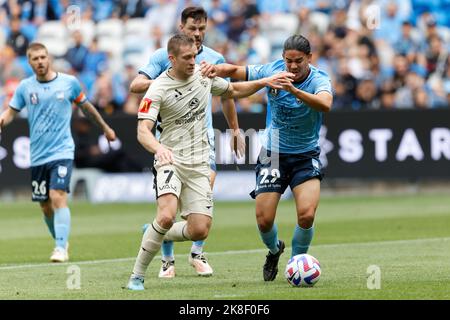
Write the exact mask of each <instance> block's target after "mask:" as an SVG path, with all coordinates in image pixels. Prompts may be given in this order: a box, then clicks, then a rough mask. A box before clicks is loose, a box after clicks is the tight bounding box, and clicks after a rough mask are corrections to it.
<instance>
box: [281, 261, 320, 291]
mask: <svg viewBox="0 0 450 320" xmlns="http://www.w3.org/2000/svg"><path fill="white" fill-rule="evenodd" d="M321 273H322V271H321V270H320V263H319V261H318V260H317V259H316V258H314V257H313V256H311V255H309V254H299V255H296V256H293V257H292V258H291V259H289V261H288V263H287V265H286V270H285V271H284V276H285V277H286V280H287V281H288V283H289V284H290V285H292V286H294V287H312V286H313V285H314V284H316V283H317V281H319V279H320V275H321Z"/></svg>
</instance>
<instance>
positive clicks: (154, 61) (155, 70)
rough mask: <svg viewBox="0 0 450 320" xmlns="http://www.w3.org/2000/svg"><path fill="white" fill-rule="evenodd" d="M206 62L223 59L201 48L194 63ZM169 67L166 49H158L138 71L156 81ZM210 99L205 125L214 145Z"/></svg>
mask: <svg viewBox="0 0 450 320" xmlns="http://www.w3.org/2000/svg"><path fill="white" fill-rule="evenodd" d="M202 61H206V62H208V63H210V64H220V63H225V59H224V57H223V56H222V55H221V54H220V53H218V52H217V51H214V50H213V49H211V48H208V47H205V46H202V48H201V49H200V51H199V52H198V54H197V57H196V58H195V63H197V64H200V62H202ZM170 66H171V64H170V61H169V54H168V52H167V49H166V48H160V49H158V50H156V51H155V53H154V54H153V55H152V56H151V57H150V60H149V62H148V64H147V65H146V66H145V67H143V68H141V69H139V73H140V74H143V75H145V76H146V77H147V78H149V79H156V78H157V77H158V76H159V75H160V74H161V73H163V72H164V71H165V70H167V69H169V67H170ZM211 100H212V99H211V97H210V99H209V102H208V109H207V113H206V124H207V126H208V138H209V140H210V143H211V141H212V145H214V130H213V125H212V112H211Z"/></svg>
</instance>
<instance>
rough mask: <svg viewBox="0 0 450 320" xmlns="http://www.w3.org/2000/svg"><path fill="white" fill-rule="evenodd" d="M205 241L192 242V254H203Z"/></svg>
mask: <svg viewBox="0 0 450 320" xmlns="http://www.w3.org/2000/svg"><path fill="white" fill-rule="evenodd" d="M204 244H205V241H204V240H198V241H194V242H192V247H191V253H195V254H200V253H202V252H203V246H204Z"/></svg>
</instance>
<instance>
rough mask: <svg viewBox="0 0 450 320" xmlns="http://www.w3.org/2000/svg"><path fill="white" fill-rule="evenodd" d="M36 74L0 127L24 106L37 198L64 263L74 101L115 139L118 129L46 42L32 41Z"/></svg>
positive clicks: (23, 86) (18, 91) (25, 82)
mask: <svg viewBox="0 0 450 320" xmlns="http://www.w3.org/2000/svg"><path fill="white" fill-rule="evenodd" d="M27 57H28V62H29V64H30V65H31V67H32V69H33V72H34V75H33V76H31V77H29V78H27V79H24V80H22V81H21V82H20V84H19V86H18V87H17V89H16V91H15V93H14V96H13V98H12V99H11V101H10V103H9V108H8V109H7V110H6V111H5V112H3V113H2V115H1V116H0V131H1V129H2V128H3V127H5V126H6V125H8V124H9V123H10V122H11V121H12V120H13V119H14V117H15V115H16V114H17V113H19V112H20V111H21V110H23V109H24V108H27V111H28V124H29V126H30V152H31V187H32V199H33V201H38V202H39V203H40V205H41V209H42V211H43V213H44V219H45V222H46V223H47V226H48V228H49V231H50V233H51V235H52V237H53V238H54V239H55V249H54V250H53V253H52V255H51V257H50V260H51V261H53V262H64V261H67V260H68V259H69V256H68V250H67V248H68V238H69V233H70V210H69V208H68V206H67V193H68V192H69V184H70V177H71V173H72V161H73V158H74V151H75V146H74V142H73V139H72V134H71V131H70V120H71V118H72V103H73V102H74V103H76V104H77V105H78V106H79V107H80V108H81V110H82V111H83V113H84V114H85V115H86V116H87V117H88V118H90V119H91V120H92V121H94V122H95V123H96V124H97V125H98V126H99V127H100V128H101V129H102V130H103V132H104V133H105V136H106V138H107V139H108V140H109V141H112V140H114V139H115V137H116V134H115V132H114V130H112V129H111V128H110V127H109V126H108V125H107V124H106V123H105V121H104V120H103V119H102V117H101V116H100V114H99V113H98V112H97V110H96V109H95V108H94V106H93V105H92V104H91V103H90V102H89V101H87V99H86V97H85V95H84V93H83V92H82V90H81V85H80V83H79V82H78V80H77V79H76V78H75V77H74V76H71V75H67V74H63V73H58V72H55V71H53V70H52V68H51V65H50V58H49V55H48V51H47V49H46V47H45V46H44V45H42V44H40V43H32V44H30V46H29V47H28V49H27Z"/></svg>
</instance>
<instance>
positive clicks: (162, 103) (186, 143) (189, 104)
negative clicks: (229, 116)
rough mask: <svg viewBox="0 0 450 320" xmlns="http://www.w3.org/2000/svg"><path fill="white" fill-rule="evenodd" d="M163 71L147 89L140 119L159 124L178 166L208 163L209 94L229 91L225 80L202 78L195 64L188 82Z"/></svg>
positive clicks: (140, 110) (162, 135) (140, 109)
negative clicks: (207, 116) (207, 117)
mask: <svg viewBox="0 0 450 320" xmlns="http://www.w3.org/2000/svg"><path fill="white" fill-rule="evenodd" d="M170 70H171V69H169V70H167V71H165V72H163V73H162V74H161V75H160V76H159V77H158V78H156V79H155V81H154V82H153V83H152V85H151V86H150V88H149V89H148V90H147V92H146V94H145V96H144V98H143V100H142V102H141V105H140V107H139V113H138V119H149V120H152V121H154V122H156V121H157V120H159V121H160V123H161V124H160V130H162V131H161V135H160V137H159V142H160V143H161V144H162V145H164V146H165V147H168V148H169V149H170V150H172V152H173V155H174V160H175V163H180V164H200V163H209V150H210V145H209V140H208V134H207V121H206V112H207V107H208V102H209V98H210V94H212V95H215V96H218V95H222V94H224V93H225V92H226V91H227V90H228V86H229V83H228V82H227V81H226V80H224V79H222V78H217V77H216V78H213V79H210V78H206V77H202V75H201V72H200V67H199V66H198V65H196V67H195V71H194V74H193V75H192V76H190V77H189V78H188V79H187V80H178V79H175V78H173V77H172V76H170V75H169V72H168V71H170Z"/></svg>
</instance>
